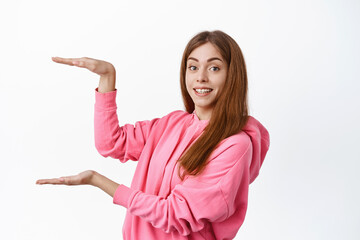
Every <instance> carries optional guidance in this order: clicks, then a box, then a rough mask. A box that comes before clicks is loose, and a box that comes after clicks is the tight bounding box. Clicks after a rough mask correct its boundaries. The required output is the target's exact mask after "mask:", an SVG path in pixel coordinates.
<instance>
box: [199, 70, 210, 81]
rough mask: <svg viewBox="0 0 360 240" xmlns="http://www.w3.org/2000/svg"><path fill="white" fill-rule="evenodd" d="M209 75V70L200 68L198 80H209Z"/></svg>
mask: <svg viewBox="0 0 360 240" xmlns="http://www.w3.org/2000/svg"><path fill="white" fill-rule="evenodd" d="M208 80H209V79H208V76H207V72H206V71H205V70H199V71H198V76H197V82H207V81H208Z"/></svg>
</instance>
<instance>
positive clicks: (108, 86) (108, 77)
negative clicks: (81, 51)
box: [52, 57, 116, 93]
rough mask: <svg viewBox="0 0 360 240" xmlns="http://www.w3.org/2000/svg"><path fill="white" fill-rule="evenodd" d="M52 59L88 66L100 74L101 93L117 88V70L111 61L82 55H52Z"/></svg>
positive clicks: (87, 67)
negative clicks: (68, 56) (75, 56)
mask: <svg viewBox="0 0 360 240" xmlns="http://www.w3.org/2000/svg"><path fill="white" fill-rule="evenodd" d="M52 60H53V61H54V62H56V63H61V64H66V65H70V66H76V67H81V68H86V69H88V70H90V71H91V72H93V73H96V74H98V75H99V76H100V82H99V88H98V91H99V92H100V93H104V92H110V91H114V90H115V78H116V71H115V67H114V66H113V65H112V64H111V63H109V62H105V61H102V60H98V59H94V58H88V57H82V58H61V57H52Z"/></svg>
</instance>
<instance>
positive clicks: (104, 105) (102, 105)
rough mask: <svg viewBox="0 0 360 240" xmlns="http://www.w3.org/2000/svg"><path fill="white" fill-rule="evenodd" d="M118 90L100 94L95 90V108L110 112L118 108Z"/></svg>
mask: <svg viewBox="0 0 360 240" xmlns="http://www.w3.org/2000/svg"><path fill="white" fill-rule="evenodd" d="M116 93H117V89H115V90H114V91H111V92H106V93H100V92H98V88H96V89H95V107H96V108H97V109H99V110H109V109H113V108H116V101H115V100H116Z"/></svg>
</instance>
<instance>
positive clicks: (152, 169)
mask: <svg viewBox="0 0 360 240" xmlns="http://www.w3.org/2000/svg"><path fill="white" fill-rule="evenodd" d="M116 92H117V91H116V90H115V91H112V92H107V93H99V92H98V91H97V89H96V90H95V99H96V101H95V119H94V120H95V145H96V148H97V150H98V151H99V153H100V154H101V155H102V156H104V157H108V156H110V157H112V158H117V159H119V160H120V161H121V162H126V161H128V160H129V159H131V160H134V161H138V164H137V168H136V171H135V175H134V178H133V181H132V184H131V187H130V188H128V187H126V186H124V185H122V184H120V186H119V187H118V188H117V190H116V192H115V195H114V198H113V202H114V203H115V204H119V205H121V206H124V207H126V208H127V214H126V218H125V222H124V226H123V236H124V239H125V240H128V239H129V240H130V239H135V240H136V239H141V240H150V239H157V240H161V239H167V240H169V239H207V240H210V239H233V238H234V237H235V235H236V233H237V231H238V230H239V228H240V226H241V225H242V223H243V221H244V218H245V213H246V209H247V201H248V190H249V184H250V183H251V182H253V181H254V180H255V178H256V177H257V175H258V174H259V170H260V167H261V165H262V163H263V161H264V158H265V155H266V152H267V151H268V149H269V143H270V142H269V133H268V131H267V130H266V129H265V127H264V126H263V125H261V123H260V122H258V121H257V120H256V119H255V118H253V117H250V118H249V121H248V123H247V125H246V126H245V128H244V129H243V131H241V132H239V133H238V134H236V135H233V136H231V137H228V138H226V139H224V140H223V141H222V142H221V143H220V144H219V146H218V147H217V148H216V149H215V151H214V152H213V153H212V154H211V156H210V158H209V162H208V164H207V166H206V169H205V170H204V171H203V172H202V173H201V174H200V175H198V176H195V177H194V176H188V177H186V178H185V179H184V181H181V180H180V179H179V177H178V174H177V167H178V164H177V160H178V159H179V157H180V156H181V154H182V153H183V151H184V150H185V149H186V148H187V147H189V146H190V145H191V144H192V143H193V142H194V141H195V140H196V139H197V138H198V137H199V136H200V134H201V133H202V131H203V130H204V128H205V126H206V125H207V123H208V121H207V120H199V118H198V117H197V116H196V114H195V113H193V114H189V113H187V112H184V111H174V112H171V113H170V114H168V115H166V116H164V117H162V118H156V119H153V120H151V121H141V122H136V123H135V126H134V125H131V124H126V125H124V126H122V127H119V122H118V118H117V114H116V110H117V106H116V102H115V99H116Z"/></svg>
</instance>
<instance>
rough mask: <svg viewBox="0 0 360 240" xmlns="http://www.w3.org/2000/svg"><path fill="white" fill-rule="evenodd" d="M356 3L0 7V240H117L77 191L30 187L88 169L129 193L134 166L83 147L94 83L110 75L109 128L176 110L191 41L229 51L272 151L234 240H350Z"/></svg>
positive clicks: (105, 213)
mask: <svg viewBox="0 0 360 240" xmlns="http://www.w3.org/2000/svg"><path fill="white" fill-rule="evenodd" d="M359 10H360V2H359V1H355V0H353V1H351V0H337V1H335V0H326V1H325V0H323V1H320V0H311V1H310V0H302V1H300V0H299V1H294V0H283V1H280V0H275V1H268V0H247V1H210V0H207V1H194V0H192V1H119V0H116V1H115V0H113V1H110V0H107V1H89V0H86V1H85V0H83V1H76V0H61V1H45V0H43V1H40V0H33V1H1V3H0V24H1V25H0V26H1V38H0V51H1V52H0V54H1V55H0V81H1V82H0V109H1V115H0V150H1V152H0V160H1V162H0V163H1V173H0V189H1V198H0V239H37V240H41V239H46V240H48V239H87V240H90V239H97V240H98V239H121V238H122V237H121V229H122V224H123V219H124V216H125V209H123V208H122V207H120V206H118V205H114V204H113V203H112V199H111V198H110V197H109V196H108V195H106V194H105V193H103V192H101V191H100V190H99V189H96V188H92V187H90V186H79V187H68V186H52V185H48V186H38V185H35V181H36V180H37V179H39V178H48V177H59V176H63V175H71V174H76V173H78V172H80V171H83V170H86V169H94V170H97V171H98V172H100V173H102V174H104V175H106V176H108V177H109V178H112V179H113V180H115V181H117V182H119V183H123V184H126V185H128V186H129V185H130V182H131V178H132V175H133V172H134V169H135V166H136V163H134V162H128V163H126V164H120V163H119V161H118V160H116V159H111V158H103V157H102V156H100V155H99V154H98V153H97V151H96V149H95V146H94V136H93V107H94V105H93V104H94V89H95V88H96V87H97V84H98V77H97V76H96V75H95V74H93V73H91V72H89V71H87V70H86V69H79V68H75V67H70V66H66V65H60V64H56V63H54V62H52V61H51V57H52V56H61V57H83V56H87V57H92V58H97V59H102V60H106V61H109V62H111V63H113V64H114V65H115V67H116V69H117V89H118V96H117V103H118V108H119V109H118V115H119V119H120V123H121V124H124V123H135V121H138V120H145V119H152V118H155V117H161V116H164V115H165V114H167V113H169V112H170V111H173V110H177V109H183V105H182V101H181V95H180V88H179V67H180V60H181V56H182V52H183V50H184V48H185V45H186V43H187V42H188V41H189V40H190V38H191V37H192V36H193V35H195V34H196V33H198V32H199V31H203V30H216V29H220V30H223V31H225V32H226V33H228V34H229V35H231V36H232V37H233V38H234V39H235V40H236V41H237V42H238V44H239V45H240V47H241V49H242V51H243V53H244V56H245V60H246V63H247V67H248V77H249V100H250V113H251V115H252V116H254V117H255V118H257V119H258V120H259V121H260V122H261V123H262V124H263V125H264V126H265V127H266V128H267V129H268V130H269V132H270V137H271V144H270V150H269V152H268V155H267V156H266V159H265V162H264V164H263V167H262V169H261V172H260V175H259V177H258V179H257V180H256V181H255V182H254V183H253V184H252V185H251V186H250V196H249V207H248V212H247V216H246V219H245V222H244V224H243V225H242V227H241V229H240V230H239V233H238V235H237V236H236V239H247V240H258V239H274V240H275V239H276V240H279V239H283V240H289V239H291V240H297V239H299V240H303V239H307V240H315V239H327V240H330V239H334V240H339V239H359V238H360V230H359V228H358V227H359V225H360V207H359V202H360V192H359V180H360V179H359V176H358V172H359V171H358V169H359V167H360V164H359V160H360V157H359V156H360V150H359V149H360V147H359V134H360V130H359V129H360V128H359V125H358V124H359V122H360V115H359V109H360V107H359V103H360V97H359V94H358V92H359V90H360V89H359V88H360V84H359V80H360V73H359V71H360V70H359V69H360V68H359V66H360V60H359V59H360V57H359V54H360V51H359V43H360V33H359V26H358V25H359V22H360V17H359V12H360V11H359Z"/></svg>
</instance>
